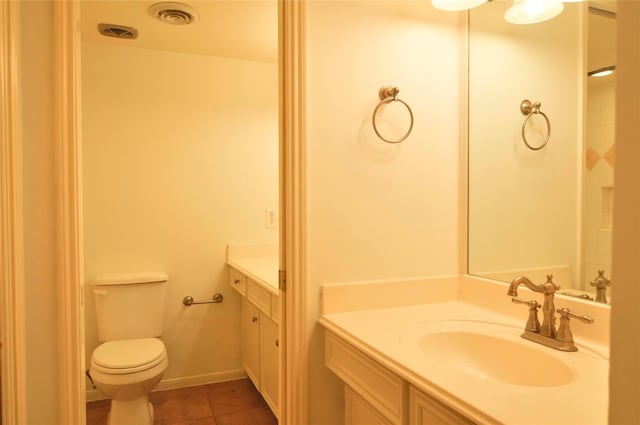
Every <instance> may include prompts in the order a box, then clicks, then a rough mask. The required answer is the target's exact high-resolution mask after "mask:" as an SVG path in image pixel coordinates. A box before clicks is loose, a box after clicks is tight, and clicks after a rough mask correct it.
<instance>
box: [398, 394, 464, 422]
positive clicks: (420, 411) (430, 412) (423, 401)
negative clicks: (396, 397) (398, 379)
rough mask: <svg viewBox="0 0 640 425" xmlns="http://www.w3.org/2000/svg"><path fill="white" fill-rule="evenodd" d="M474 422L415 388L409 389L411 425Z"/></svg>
mask: <svg viewBox="0 0 640 425" xmlns="http://www.w3.org/2000/svg"><path fill="white" fill-rule="evenodd" d="M473 424H474V422H472V421H470V420H469V419H467V418H465V417H464V416H462V415H460V414H459V413H457V412H455V411H453V410H451V409H449V408H448V407H447V406H445V405H443V404H442V403H440V402H439V401H437V400H435V399H433V398H432V397H430V396H428V395H426V394H425V393H423V392H422V391H420V390H417V389H415V388H413V387H411V388H410V389H409V425H473Z"/></svg>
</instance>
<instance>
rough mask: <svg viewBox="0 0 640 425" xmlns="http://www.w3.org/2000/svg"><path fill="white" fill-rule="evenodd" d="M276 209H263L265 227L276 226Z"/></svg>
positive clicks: (272, 227)
mask: <svg viewBox="0 0 640 425" xmlns="http://www.w3.org/2000/svg"><path fill="white" fill-rule="evenodd" d="M278 220H279V217H278V211H277V210H264V226H265V227H266V228H267V229H275V228H277V227H278Z"/></svg>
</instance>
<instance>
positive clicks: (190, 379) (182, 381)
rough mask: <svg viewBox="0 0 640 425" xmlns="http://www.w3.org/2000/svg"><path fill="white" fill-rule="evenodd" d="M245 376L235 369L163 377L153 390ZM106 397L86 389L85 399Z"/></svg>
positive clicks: (243, 372) (172, 388) (95, 399)
mask: <svg viewBox="0 0 640 425" xmlns="http://www.w3.org/2000/svg"><path fill="white" fill-rule="evenodd" d="M246 377H247V374H246V372H245V371H244V370H242V369H237V370H228V371H224V372H214V373H207V374H204V375H195V376H186V377H183V378H171V379H163V380H162V381H160V383H159V384H158V386H157V387H156V388H155V389H154V390H153V391H154V392H155V391H165V390H175V389H176V388H185V387H194V386H196V385H205V384H214V383H216V382H226V381H235V380H236V379H244V378H246ZM87 388H90V385H88V386H87ZM106 398H107V397H105V395H104V394H102V393H101V392H100V391H98V390H94V389H89V390H87V401H97V400H104V399H106Z"/></svg>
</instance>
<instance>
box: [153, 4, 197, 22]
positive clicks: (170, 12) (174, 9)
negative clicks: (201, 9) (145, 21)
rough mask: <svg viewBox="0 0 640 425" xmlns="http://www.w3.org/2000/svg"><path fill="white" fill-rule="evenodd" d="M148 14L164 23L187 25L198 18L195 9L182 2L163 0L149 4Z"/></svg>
mask: <svg viewBox="0 0 640 425" xmlns="http://www.w3.org/2000/svg"><path fill="white" fill-rule="evenodd" d="M149 14H150V15H151V16H153V17H154V18H156V19H157V20H159V21H160V22H164V23H165V24H171V25H189V24H192V23H194V22H195V21H197V20H198V13H197V12H196V10H195V9H194V8H193V7H191V6H189V5H188V4H183V3H173V2H164V3H156V4H152V5H151V6H149Z"/></svg>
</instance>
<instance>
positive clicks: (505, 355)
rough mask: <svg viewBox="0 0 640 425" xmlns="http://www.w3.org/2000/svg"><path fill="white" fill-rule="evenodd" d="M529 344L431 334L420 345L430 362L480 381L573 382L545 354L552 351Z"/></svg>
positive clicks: (483, 335) (459, 334) (475, 335)
mask: <svg viewBox="0 0 640 425" xmlns="http://www.w3.org/2000/svg"><path fill="white" fill-rule="evenodd" d="M517 338H519V337H517ZM529 344H531V343H529V342H527V341H524V340H522V341H520V340H516V341H512V340H510V339H506V338H501V337H497V336H492V335H489V334H486V333H479V332H474V331H467V330H448V331H440V332H431V333H427V334H423V336H422V337H420V339H419V341H418V345H419V347H420V350H421V351H422V352H423V353H424V354H425V355H426V356H427V357H428V358H429V360H430V361H433V362H437V364H440V365H444V364H446V365H447V366H448V367H451V368H454V369H455V370H457V371H460V372H464V373H466V374H467V375H472V376H475V377H477V378H480V379H494V380H497V381H501V382H503V383H507V384H512V385H521V386H534V387H552V386H559V385H565V384H568V383H570V382H571V381H572V380H573V379H574V374H573V372H572V370H571V369H570V368H569V367H568V366H567V365H566V364H565V363H564V362H563V361H562V360H560V359H558V358H556V357H554V356H552V355H551V354H547V353H545V352H544V350H547V349H548V350H551V349H550V348H544V347H543V349H539V348H538V347H533V346H530V345H529Z"/></svg>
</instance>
